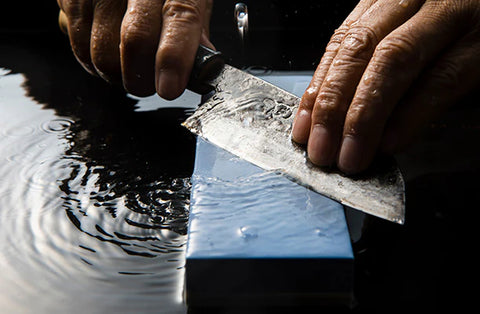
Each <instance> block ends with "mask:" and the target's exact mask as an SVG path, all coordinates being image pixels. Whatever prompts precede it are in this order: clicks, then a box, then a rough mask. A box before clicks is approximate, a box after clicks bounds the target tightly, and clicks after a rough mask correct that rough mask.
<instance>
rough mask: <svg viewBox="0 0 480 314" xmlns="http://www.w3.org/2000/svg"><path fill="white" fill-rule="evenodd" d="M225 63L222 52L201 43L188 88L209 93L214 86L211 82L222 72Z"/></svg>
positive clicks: (199, 92) (200, 92) (201, 92)
mask: <svg viewBox="0 0 480 314" xmlns="http://www.w3.org/2000/svg"><path fill="white" fill-rule="evenodd" d="M224 65H225V59H224V58H223V55H222V53H221V52H219V51H215V50H212V49H210V48H207V47H205V46H202V45H200V46H199V47H198V50H197V55H196V56H195V63H194V64H193V69H192V73H191V74H190V80H189V82H188V85H187V88H188V89H189V90H191V91H194V92H195V93H198V94H202V95H204V94H208V93H209V92H210V91H211V90H212V89H213V88H214V87H213V86H211V85H209V82H210V81H211V80H213V79H214V78H216V77H217V76H218V75H219V74H220V72H221V71H222V69H223V67H224Z"/></svg>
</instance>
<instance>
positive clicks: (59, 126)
mask: <svg viewBox="0 0 480 314" xmlns="http://www.w3.org/2000/svg"><path fill="white" fill-rule="evenodd" d="M72 124H73V121H72V120H69V119H65V118H58V119H53V120H50V121H47V122H45V123H43V124H42V130H44V131H45V132H47V133H66V132H68V130H70V127H71V126H72Z"/></svg>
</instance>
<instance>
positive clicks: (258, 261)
mask: <svg viewBox="0 0 480 314" xmlns="http://www.w3.org/2000/svg"><path fill="white" fill-rule="evenodd" d="M310 77H311V76H310ZM310 77H309V76H307V77H305V76H292V75H290V76H288V77H287V78H285V77H284V76H277V77H275V76H270V77H265V78H264V79H268V80H269V81H271V82H272V83H274V84H276V85H277V86H281V87H283V88H284V89H290V91H293V92H294V93H297V94H298V93H301V92H303V90H305V86H302V88H298V85H299V82H300V84H303V85H306V84H308V81H309V80H310ZM302 80H303V81H302ZM295 88H297V89H298V91H295ZM188 230H189V231H188V240H187V252H186V272H185V276H186V280H185V289H186V301H187V304H188V305H189V306H191V307H203V306H214V307H222V306H296V305H319V304H326V305H335V304H345V305H349V304H350V303H351V301H352V298H353V252H352V247H351V242H350V236H349V233H348V227H347V223H346V220H345V214H344V210H343V206H342V205H341V204H339V203H337V202H335V201H332V200H330V199H328V198H326V197H324V196H322V195H320V194H317V193H315V192H313V191H311V190H308V189H306V188H304V187H302V186H300V185H298V184H296V183H293V182H291V181H290V180H288V179H286V178H285V177H283V176H281V175H279V174H277V173H273V172H267V171H264V170H262V169H260V168H258V167H257V166H254V165H253V164H250V163H248V162H246V161H244V160H241V159H240V158H238V157H236V156H234V155H232V154H230V153H228V152H226V151H224V150H222V149H220V148H218V147H216V146H214V145H212V144H210V143H207V142H206V141H204V140H202V139H201V138H198V139H197V150H196V159H195V168H194V173H193V176H192V194H191V204H190V218H189V229H188Z"/></svg>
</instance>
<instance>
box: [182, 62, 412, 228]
mask: <svg viewBox="0 0 480 314" xmlns="http://www.w3.org/2000/svg"><path fill="white" fill-rule="evenodd" d="M211 84H212V85H213V86H215V93H214V94H213V95H212V96H211V97H210V98H209V99H208V100H207V101H206V102H205V103H204V104H203V105H202V106H201V107H200V108H199V109H198V110H197V111H196V112H195V113H194V114H193V115H192V116H190V117H189V118H188V119H187V120H186V121H185V122H184V123H183V125H184V126H185V127H187V128H188V129H189V130H190V131H191V132H193V133H194V134H197V135H199V136H201V137H203V138H205V139H206V140H208V141H209V142H211V143H213V144H215V145H217V146H219V147H221V148H223V149H225V150H227V151H229V152H231V153H233V154H235V155H237V156H239V157H241V158H243V159H245V160H247V161H249V162H251V163H253V164H255V165H257V166H259V167H261V168H264V169H266V170H269V171H275V172H278V173H281V174H282V175H285V176H287V177H288V178H290V179H291V180H292V181H294V182H296V183H298V184H300V185H303V186H306V187H308V188H310V189H312V190H314V191H316V192H318V193H320V194H323V195H325V196H328V197H330V198H332V199H334V200H336V201H338V202H340V203H342V204H343V205H346V206H349V207H352V208H355V209H358V210H361V211H363V212H366V213H368V214H372V215H375V216H378V217H381V218H384V219H387V220H390V221H394V222H397V223H401V224H402V223H403V222H404V216H405V195H404V181H403V178H402V175H401V173H400V170H399V169H398V167H397V166H396V163H395V162H394V160H393V158H392V159H390V160H378V161H376V162H375V163H374V165H373V167H372V168H371V169H370V170H369V171H367V172H366V173H364V174H362V175H361V176H356V177H346V176H344V175H342V174H341V173H340V172H338V171H336V170H331V169H327V170H326V169H322V168H319V167H316V166H314V165H312V164H311V163H310V162H309V161H308V159H307V157H306V152H305V149H304V148H303V147H301V146H299V145H297V144H295V143H294V142H292V140H291V137H290V133H291V125H292V122H293V118H294V116H295V112H296V110H297V107H298V103H299V101H300V99H299V98H298V97H296V96H294V95H292V94H290V93H288V92H286V91H284V90H282V89H280V88H278V87H276V86H274V85H272V84H270V83H267V82H265V81H263V80H261V79H259V78H257V77H255V76H252V75H250V74H247V73H245V72H243V71H240V70H238V69H236V68H234V67H231V66H229V65H226V66H225V68H224V70H223V72H222V73H221V74H220V75H219V76H218V77H217V78H216V79H215V80H214V81H213V82H211Z"/></svg>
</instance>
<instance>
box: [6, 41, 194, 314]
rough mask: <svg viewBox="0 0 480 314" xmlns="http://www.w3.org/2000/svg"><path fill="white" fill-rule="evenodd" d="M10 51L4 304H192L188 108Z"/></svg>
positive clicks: (93, 309)
mask: <svg viewBox="0 0 480 314" xmlns="http://www.w3.org/2000/svg"><path fill="white" fill-rule="evenodd" d="M0 48H1V49H0V50H1V51H2V52H1V53H0V61H1V62H2V64H0V112H1V114H0V126H1V129H0V160H1V161H2V162H1V163H0V226H1V229H0V269H2V276H0V312H2V313H18V312H20V313H23V312H31V311H32V310H33V309H35V312H38V313H50V312H56V313H80V312H81V313H107V312H142V313H148V312H155V313H182V312H185V308H184V306H183V305H182V299H181V289H182V288H183V286H182V285H183V272H184V271H183V267H184V245H185V241H186V226H187V225H186V223H187V215H188V206H189V193H190V179H189V178H190V175H191V171H192V165H193V150H194V148H193V143H194V141H193V137H192V136H190V134H188V132H187V131H185V130H183V129H182V128H181V127H180V126H179V121H182V120H183V119H184V118H185V116H186V112H185V110H183V109H158V110H153V111H152V110H151V111H142V112H137V111H135V110H134V108H135V107H134V106H135V105H136V103H137V101H138V100H135V99H133V98H130V97H127V96H126V95H125V94H124V93H123V92H121V91H119V90H116V89H115V88H111V87H108V86H105V85H104V84H103V83H100V82H99V81H96V80H94V79H91V78H88V77H86V76H84V75H83V73H82V72H81V69H78V71H77V67H76V65H75V64H71V65H70V64H69V63H68V62H69V61H68V62H67V61H65V60H60V61H59V62H58V60H55V62H57V63H55V62H53V61H54V59H55V56H47V58H46V59H45V55H41V58H40V57H39V56H38V55H36V54H32V53H31V52H29V51H26V50H24V49H23V47H20V48H19V47H18V46H16V45H5V46H1V45H0ZM8 49H10V51H8ZM49 58H51V60H50V59H49ZM62 62H63V63H62ZM65 62H67V65H68V66H70V67H69V68H67V70H65V69H63V70H62V67H64V66H65ZM33 64H35V66H32V65H33ZM22 67H23V68H22ZM30 69H32V70H31V71H30ZM32 71H33V72H32ZM192 105H196V104H192ZM166 134H167V135H168V136H166Z"/></svg>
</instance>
